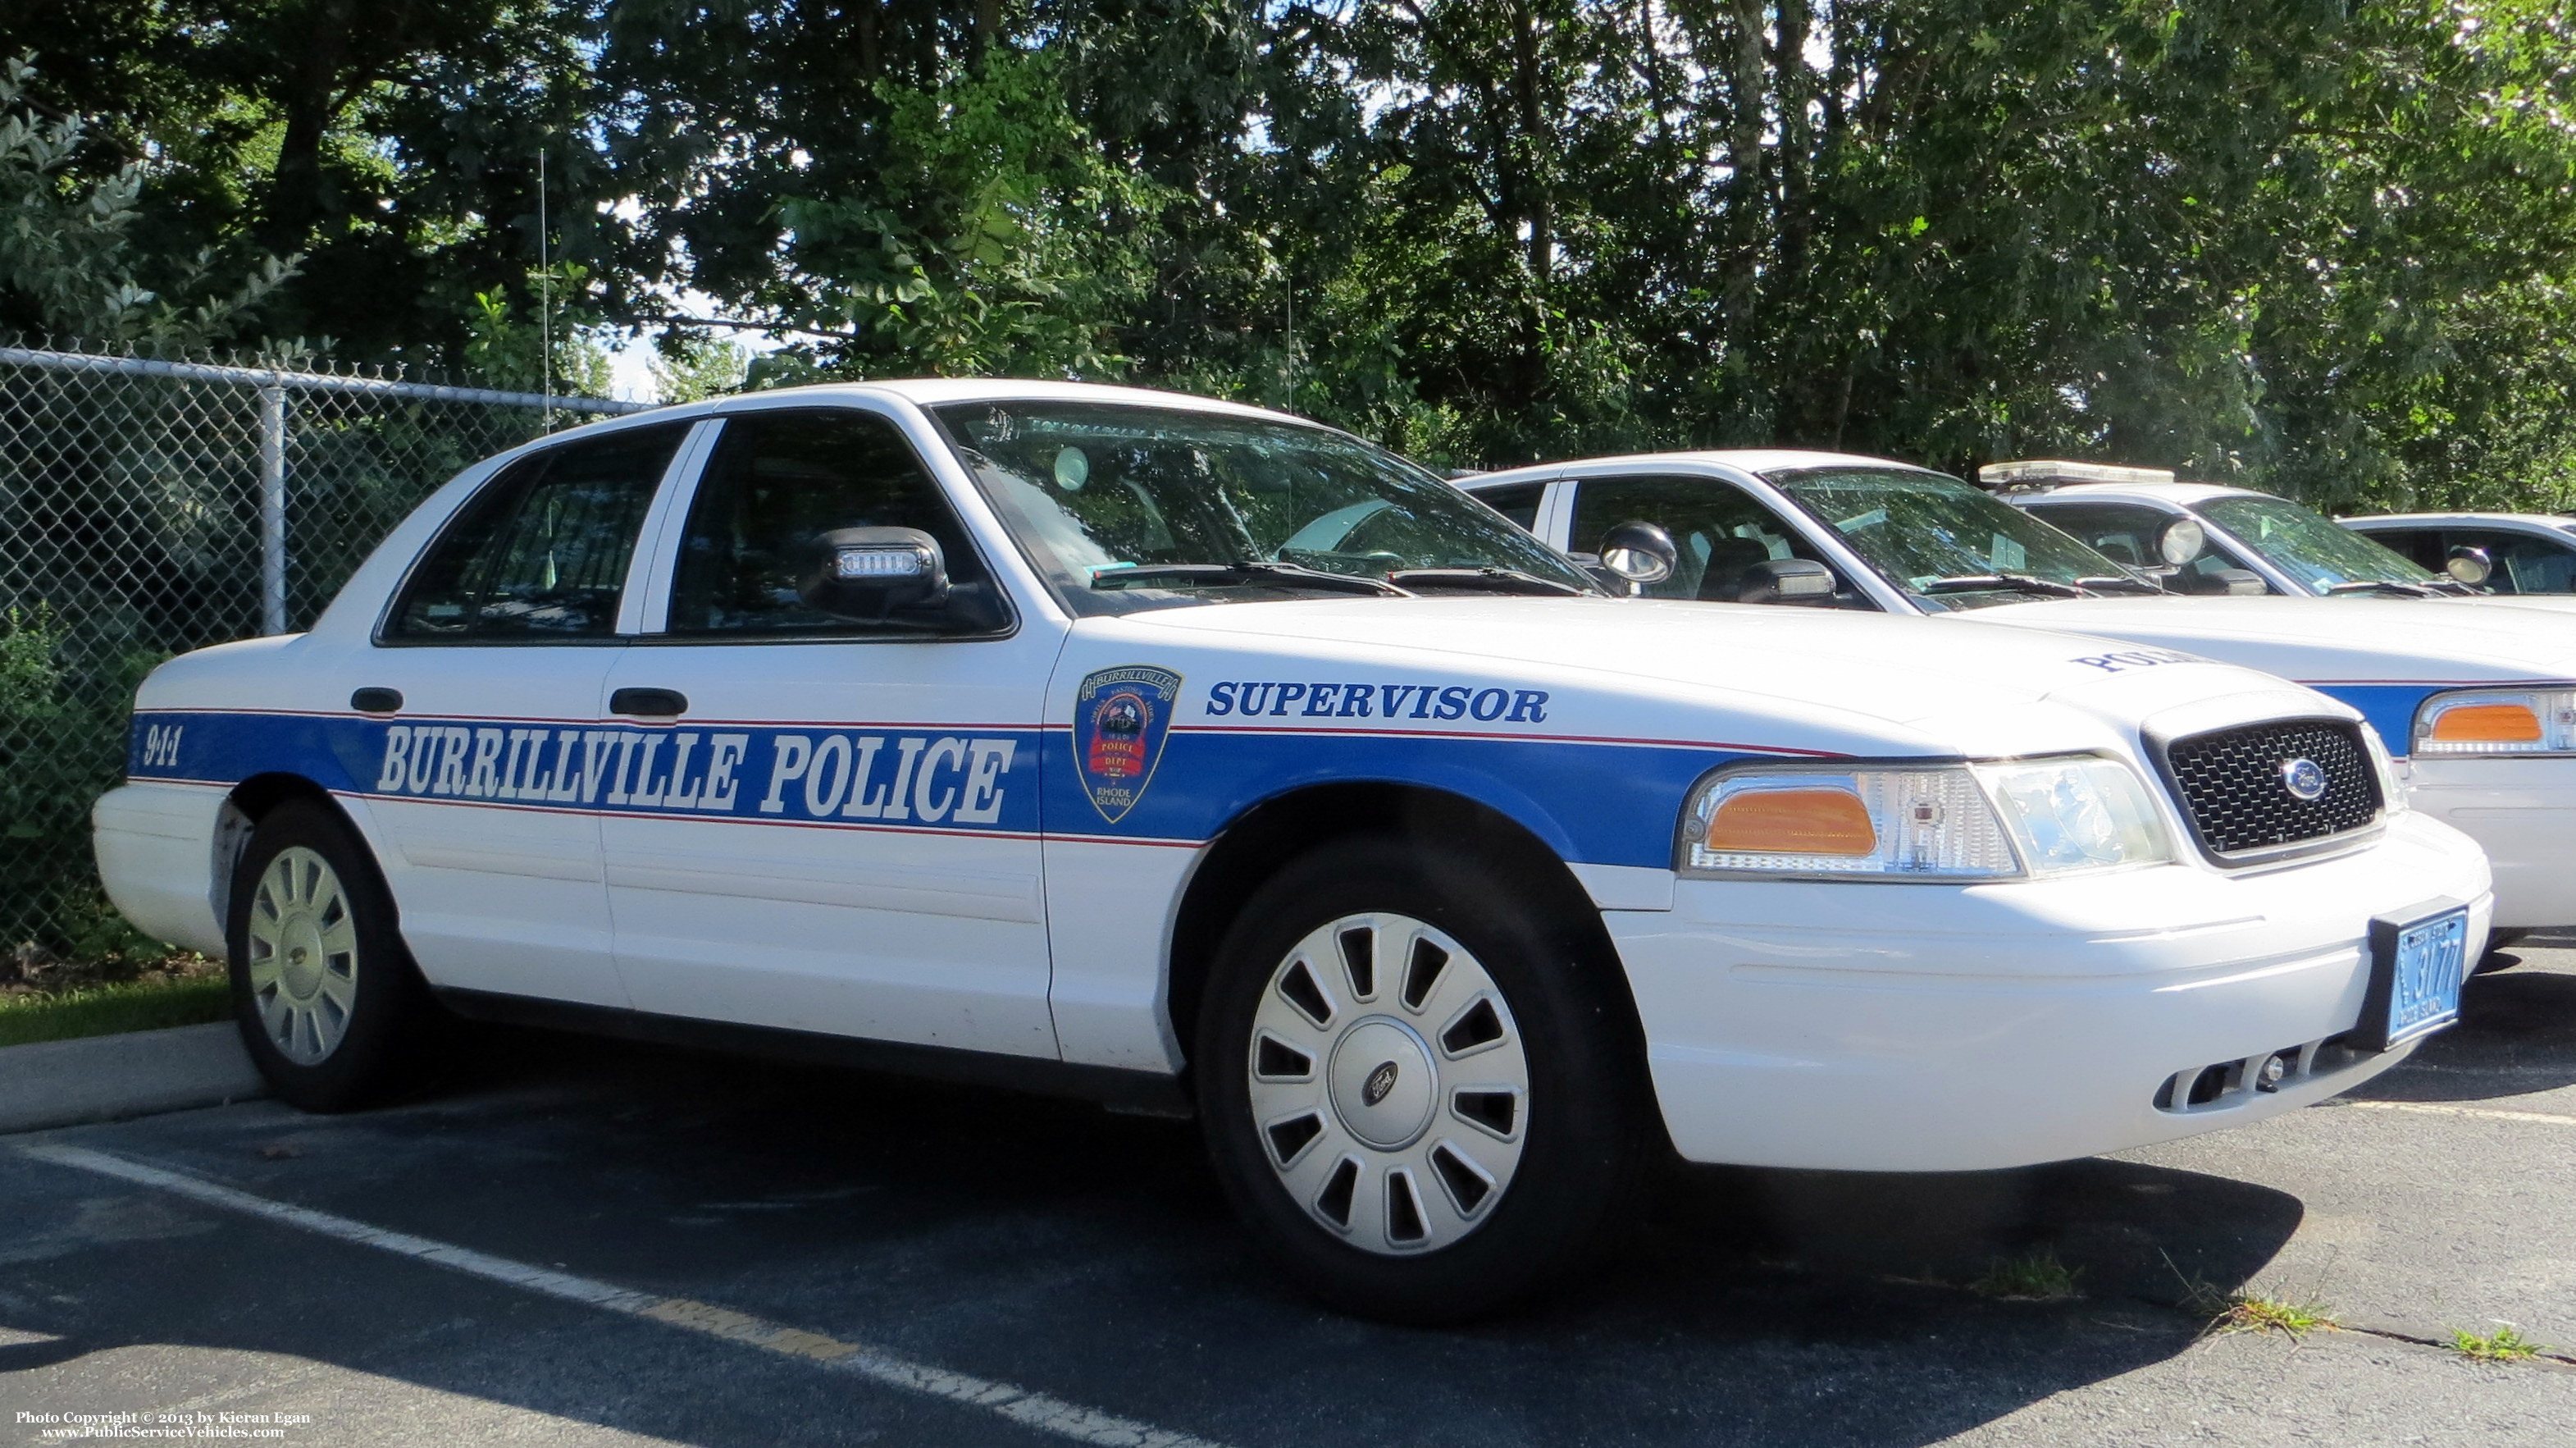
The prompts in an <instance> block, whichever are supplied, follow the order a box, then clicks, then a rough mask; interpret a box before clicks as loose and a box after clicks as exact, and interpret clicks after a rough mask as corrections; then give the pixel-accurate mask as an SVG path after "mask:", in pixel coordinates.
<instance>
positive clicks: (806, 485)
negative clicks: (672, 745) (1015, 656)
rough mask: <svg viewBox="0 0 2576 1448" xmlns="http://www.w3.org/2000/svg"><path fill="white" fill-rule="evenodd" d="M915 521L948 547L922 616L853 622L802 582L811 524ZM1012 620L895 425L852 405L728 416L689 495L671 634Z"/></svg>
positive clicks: (853, 630)
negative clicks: (944, 582) (938, 591)
mask: <svg viewBox="0 0 2576 1448" xmlns="http://www.w3.org/2000/svg"><path fill="white" fill-rule="evenodd" d="M838 528H918V529H920V530H921V531H922V532H924V533H927V534H929V535H930V536H931V537H933V538H935V539H937V540H938V542H939V551H940V552H941V553H942V554H944V555H946V558H947V563H948V582H949V591H950V603H949V606H947V607H945V608H943V609H940V610H937V611H935V612H934V613H932V614H930V615H927V616H925V617H921V618H905V617H903V616H901V615H898V616H896V617H894V618H891V619H887V620H885V621H884V622H882V623H874V624H866V623H853V622H851V621H849V620H847V619H838V618H834V617H832V616H831V615H829V614H823V613H817V612H816V611H814V610H813V609H810V608H808V607H806V606H805V602H804V600H803V598H802V597H800V596H799V594H798V591H797V581H798V575H799V574H800V573H801V572H802V570H803V569H804V568H805V566H806V565H807V564H808V562H809V561H810V560H809V559H808V557H807V552H806V550H807V549H808V548H809V547H810V546H811V544H812V543H813V540H814V538H815V536H816V535H817V534H821V533H826V532H830V531H832V530H834V529H838ZM1008 622H1009V618H1008V614H1007V613H1006V612H1005V610H1004V609H1003V607H1002V604H1001V600H1000V595H999V594H998V592H997V591H996V590H995V589H994V587H993V584H992V575H991V573H990V572H989V571H988V570H987V569H986V568H985V567H984V563H983V560H982V559H981V558H980V557H978V556H977V555H976V552H975V547H974V545H973V544H972V543H970V542H969V541H967V537H966V530H965V528H964V527H963V526H962V525H961V524H960V523H959V522H958V520H957V514H956V511H955V510H954V509H952V508H951V507H949V505H948V499H947V497H946V496H945V495H943V494H942V493H941V492H940V490H939V484H938V482H937V481H936V480H935V479H933V478H932V477H931V476H930V473H929V471H928V470H927V469H925V468H924V467H923V466H922V465H921V460H920V459H919V458H918V457H916V456H914V454H913V451H912V445H911V444H910V443H908V442H906V441H904V437H903V433H902V431H901V430H900V429H898V428H896V426H895V425H894V424H893V423H892V422H890V421H888V420H887V419H885V418H882V417H879V416H877V415H876V414H874V413H869V412H860V411H858V410H856V409H853V408H814V409H810V410H809V409H802V408H800V409H795V410H785V409H782V410H779V411H776V412H753V413H746V414H743V415H741V416H738V417H730V418H727V419H725V425H724V435H723V436H722V437H721V438H719V439H718V440H717V442H716V450H715V455H714V456H713V457H712V458H710V459H709V460H708V462H707V468H706V473H705V476H704V477H703V478H702V479H701V481H700V482H699V483H698V495H697V498H696V500H695V501H693V502H692V503H691V504H690V505H689V524H688V531H687V532H686V533H685V534H683V535H682V537H681V539H680V557H679V563H678V568H677V571H676V573H675V574H674V576H673V578H672V580H671V619H670V624H669V632H670V633H672V634H675V635H701V636H704V635H726V636H735V637H740V636H745V635H780V634H799V633H805V634H837V635H843V636H847V635H851V634H878V635H895V636H910V637H918V636H921V635H923V634H925V633H943V634H945V633H989V632H993V631H995V630H997V629H1000V628H1002V627H1004V626H1006V625H1007V623H1008Z"/></svg>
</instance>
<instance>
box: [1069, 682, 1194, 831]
mask: <svg viewBox="0 0 2576 1448" xmlns="http://www.w3.org/2000/svg"><path fill="white" fill-rule="evenodd" d="M1180 697H1181V676H1180V675H1178V674H1175V673H1173V672H1172V671H1171V670H1169V669H1157V668H1152V667H1149V666H1147V665H1144V664H1130V665H1127V666H1126V667H1124V668H1117V669H1102V670H1100V671H1099V672H1098V673H1095V674H1090V675H1087V676H1085V677H1084V679H1083V681H1082V687H1081V688H1080V689H1079V690H1077V691H1075V693H1074V696H1073V764H1074V772H1075V774H1076V775H1077V776H1078V777H1079V778H1080V779H1081V780H1082V792H1083V793H1084V794H1086V795H1088V796H1090V797H1091V807H1092V808H1093V809H1096V810H1098V811H1100V817H1101V818H1102V819H1105V820H1107V821H1109V822H1110V823H1111V824H1113V825H1114V824H1116V823H1118V822H1119V821H1120V820H1121V819H1124V818H1126V816H1127V812H1128V811H1129V810H1131V809H1134V808H1135V807H1136V801H1138V800H1140V799H1143V798H1144V797H1145V786H1146V785H1148V784H1151V783H1153V780H1154V766H1155V765H1156V764H1157V763H1159V762H1160V761H1161V760H1162V757H1163V739H1164V737H1165V736H1166V735H1168V734H1169V733H1170V732H1171V728H1172V706H1173V705H1174V704H1176V703H1178V702H1179V701H1180Z"/></svg>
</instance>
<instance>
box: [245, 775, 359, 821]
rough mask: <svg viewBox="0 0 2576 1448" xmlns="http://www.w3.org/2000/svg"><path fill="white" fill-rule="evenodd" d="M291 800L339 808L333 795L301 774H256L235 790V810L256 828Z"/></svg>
mask: <svg viewBox="0 0 2576 1448" xmlns="http://www.w3.org/2000/svg"><path fill="white" fill-rule="evenodd" d="M290 799H309V800H314V801H316V802H318V803H321V804H328V805H331V807H332V808H334V809H337V808H339V806H338V805H336V804H332V801H331V791H329V790H327V789H324V788H323V787H322V786H320V785H318V784H315V783H314V782H313V781H311V780H309V779H306V778H305V777H304V776H303V775H300V774H254V775H252V776H251V777H250V778H248V779H245V780H243V781H242V782H241V783H239V784H237V785H234V786H233V793H232V803H233V808H235V809H237V810H240V811H241V812H242V815H243V816H244V817H245V818H247V819H249V820H250V821H251V822H253V823H254V824H255V823H257V822H258V821H259V819H260V817H261V816H263V815H265V814H267V813H268V812H269V811H270V810H273V809H275V808H277V807H278V806H279V805H281V804H284V803H285V802H287V801H288V800H290Z"/></svg>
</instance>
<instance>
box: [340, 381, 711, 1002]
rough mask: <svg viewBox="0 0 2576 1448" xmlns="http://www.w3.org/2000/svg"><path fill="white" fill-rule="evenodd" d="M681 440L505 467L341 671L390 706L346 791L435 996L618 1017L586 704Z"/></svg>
mask: <svg viewBox="0 0 2576 1448" xmlns="http://www.w3.org/2000/svg"><path fill="white" fill-rule="evenodd" d="M687 432H688V425H687V424H685V423H673V424H667V425H663V426H654V427H637V428H625V429H619V430H616V431H612V432H609V433H607V434H605V435H603V436H599V437H596V438H592V439H590V440H588V441H585V442H580V443H572V444H568V445H565V446H562V447H555V448H548V449H545V450H543V451H540V452H535V453H531V454H529V455H527V456H526V457H523V458H521V459H519V460H518V461H517V462H515V463H513V464H511V465H510V466H509V467H508V468H506V469H504V470H503V471H502V472H500V473H499V474H498V475H496V476H495V477H494V478H493V479H492V480H491V481H490V482H489V483H487V484H485V485H484V486H483V488H482V489H481V490H480V491H478V492H477V493H476V494H475V496H474V497H473V498H472V499H471V500H469V501H468V502H467V503H466V505H465V506H464V508H462V509H461V510H460V511H459V512H458V513H457V515H456V517H455V518H454V519H453V520H452V521H451V522H450V523H449V524H448V526H447V528H446V529H445V531H444V532H442V533H441V534H440V536H439V538H438V541H437V542H435V543H434V544H432V545H431V546H430V549H429V552H428V553H427V555H426V556H425V557H424V558H423V559H422V561H421V563H420V565H419V566H418V567H416V568H415V569H414V570H413V571H412V576H411V579H410V581H409V582H407V583H406V584H405V585H404V587H403V590H402V593H401V595H400V597H399V599H398V600H397V602H396V603H395V605H394V608H393V610H392V612H391V614H390V615H389V616H388V617H387V618H386V620H385V622H384V625H383V627H382V631H381V633H380V635H379V637H378V638H377V640H376V641H375V642H374V644H373V645H372V646H370V647H369V648H368V649H367V650H366V651H365V657H364V660H363V661H362V662H361V663H359V664H358V665H356V672H355V676H354V677H353V679H352V682H353V683H355V684H357V685H359V686H360V687H361V688H365V689H387V690H392V691H394V692H395V693H397V694H399V695H400V696H401V697H400V702H399V705H398V706H397V707H395V708H393V709H392V710H390V711H381V710H380V712H379V714H378V717H380V718H384V719H385V720H386V722H385V725H384V727H383V729H382V732H381V741H380V742H377V743H375V745H374V747H373V748H372V749H371V750H370V756H371V757H369V758H367V759H365V760H363V761H359V762H358V763H359V774H360V777H359V778H358V780H357V781H356V783H357V785H358V789H359V791H360V793H361V794H362V796H363V797H364V799H365V800H366V807H367V809H368V811H369V812H370V813H371V814H372V816H373V817H374V819H375V821H376V824H377V827H378V829H379V830H380V831H381V832H382V834H383V835H384V837H385V840H386V843H387V844H388V846H389V847H390V848H389V849H388V850H387V852H386V858H385V860H384V866H385V874H386V878H387V883H388V884H389V885H391V886H392V888H393V893H394V899H395V901H396V903H397V905H398V907H399V909H400V911H401V916H402V932H403V938H404V939H405V940H406V941H407V942H408V943H409V944H410V946H411V950H412V954H413V956H414V957H415V958H417V959H418V960H419V962H420V966H421V969H422V971H423V972H424V973H426V974H427V975H428V977H429V978H430V979H431V980H432V981H434V982H436V983H437V984H439V985H442V986H455V987H462V988H465V989H470V990H486V991H498V992H503V993H507V994H511V995H530V996H545V997H549V998H552V999H556V1000H566V1001H577V1002H581V1003H584V1004H589V1005H608V1006H622V1005H624V1004H625V1003H626V997H625V992H624V990H623V989H622V988H621V987H620V986H619V984H618V980H617V972H616V966H615V963H614V956H613V953H612V950H611V945H610V939H609V930H608V894H607V889H606V886H605V884H604V882H603V880H602V876H601V870H600V857H599V821H598V817H597V815H596V814H595V813H593V811H594V810H595V809H596V808H597V807H598V797H599V794H600V791H601V788H602V782H603V781H602V777H601V767H602V764H603V762H604V758H605V755H604V748H603V746H604V744H605V742H606V740H605V736H604V733H603V731H602V730H601V728H600V706H601V702H602V689H603V686H604V684H605V682H606V680H607V677H608V670H609V663H610V661H611V660H612V659H613V658H614V657H615V656H616V655H617V653H618V651H619V648H620V646H621V641H620V639H619V637H618V635H617V618H618V610H619V606H620V603H621V600H622V598H623V596H624V591H625V584H626V578H627V574H628V571H629V564H630V562H631V560H632V559H633V557H634V554H635V546H636V540H637V536H638V533H639V531H640V529H641V528H642V526H643V522H644V517H645V514H646V512H647V510H648V509H649V507H650V506H651V503H652V500H653V495H654V491H655V489H656V488H657V487H658V486H659V485H660V484H661V482H662V477H663V473H664V472H665V470H666V469H667V468H668V466H669V464H670V461H671V458H672V456H673V455H674V453H676V452H677V450H678V448H679V444H680V442H681V440H682V438H683V437H685V436H686V434H687ZM381 702H384V703H390V702H392V701H390V700H384V701H381ZM370 738H371V740H372V739H373V738H374V734H373V731H371V732H370Z"/></svg>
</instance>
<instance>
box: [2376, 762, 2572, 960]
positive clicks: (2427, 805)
mask: <svg viewBox="0 0 2576 1448" xmlns="http://www.w3.org/2000/svg"><path fill="white" fill-rule="evenodd" d="M2399 768H2400V770H2401V772H2402V774H2403V777H2404V779H2405V782H2406V802H2407V803H2408V804H2410V805H2412V806H2413V807H2414V808H2415V809H2417V810H2418V811H2420V812H2422V813H2424V814H2428V815H2431V816H2432V817H2433V818H2435V819H2438V820H2440V821H2442V822H2443V823H2444V824H2447V825H2450V826H2452V827H2453V828H2455V829H2457V830H2459V831H2460V832H2461V833H2462V834H2465V835H2467V836H2468V837H2469V838H2471V839H2473V840H2476V841H2477V842H2478V843H2479V844H2480V845H2483V846H2485V848H2486V852H2487V858H2488V860H2489V861H2490V862H2491V863H2492V864H2493V865H2494V867H2495V894H2496V905H2495V924H2496V928H2497V929H2499V930H2533V929H2543V928H2547V927H2549V926H2554V925H2576V852H2571V851H2570V848H2569V846H2570V843H2571V842H2576V759H2442V758H2423V757H2418V758H2415V759H2411V760H2408V761H2406V762H2405V763H2404V764H2402V765H2401V766H2399Z"/></svg>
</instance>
